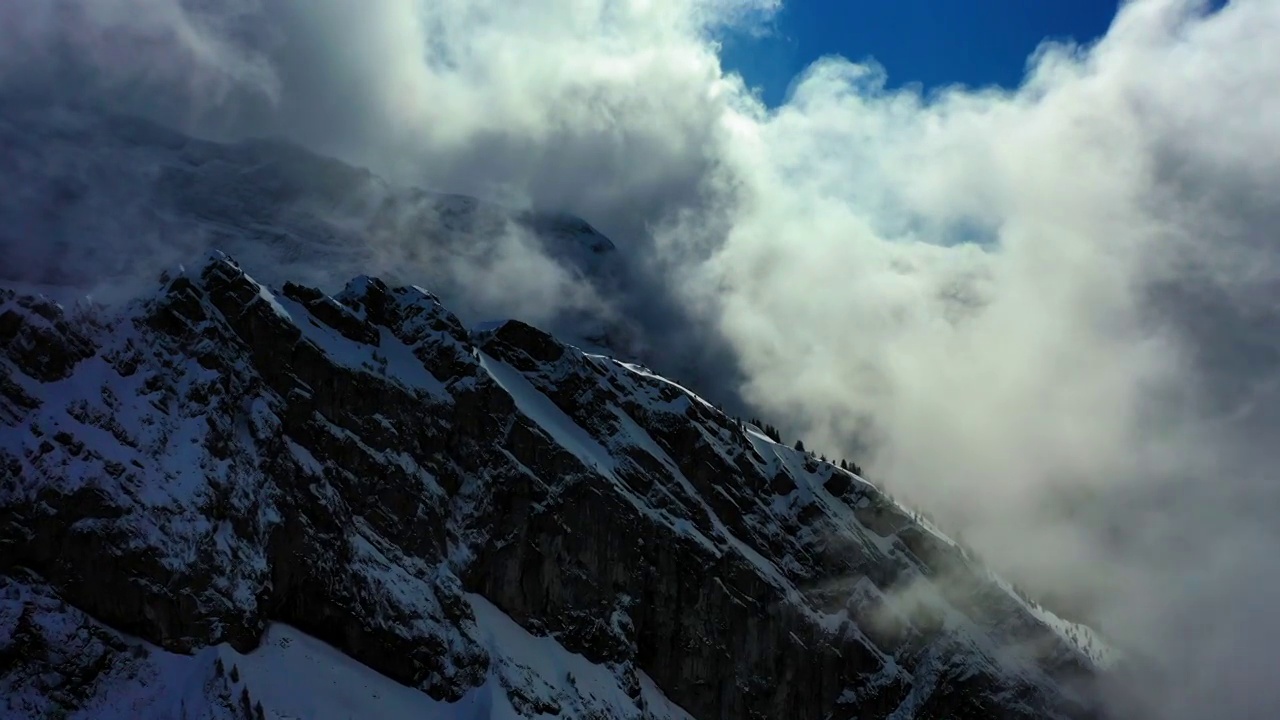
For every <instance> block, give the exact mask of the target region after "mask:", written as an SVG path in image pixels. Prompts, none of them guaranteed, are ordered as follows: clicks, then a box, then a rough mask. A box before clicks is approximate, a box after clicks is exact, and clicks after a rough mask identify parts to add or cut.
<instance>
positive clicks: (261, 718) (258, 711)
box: [253, 700, 267, 720]
mask: <svg viewBox="0 0 1280 720" xmlns="http://www.w3.org/2000/svg"><path fill="white" fill-rule="evenodd" d="M253 716H254V718H256V720H267V713H266V711H265V710H263V709H262V701H261V700H259V701H258V702H256V703H254V706H253Z"/></svg>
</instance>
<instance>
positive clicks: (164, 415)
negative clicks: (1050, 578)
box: [0, 251, 1107, 718]
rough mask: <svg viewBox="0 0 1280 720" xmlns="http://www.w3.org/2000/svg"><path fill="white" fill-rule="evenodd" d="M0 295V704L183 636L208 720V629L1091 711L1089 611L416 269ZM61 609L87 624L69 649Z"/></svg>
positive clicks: (502, 668) (620, 677)
mask: <svg viewBox="0 0 1280 720" xmlns="http://www.w3.org/2000/svg"><path fill="white" fill-rule="evenodd" d="M0 301H2V305H0V347H2V348H3V354H0V358H3V362H2V363H0V368H2V369H3V375H0V421H2V422H4V423H5V425H6V426H7V429H6V431H5V433H4V440H3V442H2V443H0V453H2V454H3V458H0V468H3V472H4V474H5V482H4V483H0V487H2V488H4V490H3V491H2V492H0V550H3V552H2V553H0V557H3V558H4V562H3V565H0V575H3V577H4V579H5V583H6V587H5V590H4V592H3V593H0V596H2V597H3V598H5V604H4V605H3V610H2V611H0V655H4V656H5V657H7V658H10V664H9V665H8V668H9V669H8V670H7V671H5V673H3V675H2V679H0V685H3V686H5V687H6V693H5V694H6V696H9V697H13V698H17V699H18V700H17V701H19V702H30V703H33V704H32V705H30V706H23V707H19V708H17V709H15V708H14V707H13V706H12V705H11V706H10V707H9V709H8V712H9V713H10V715H14V713H16V715H14V716H23V714H22V713H23V712H25V711H27V710H32V711H34V710H35V709H36V708H37V707H39V708H51V707H62V708H64V710H68V711H71V710H75V709H76V708H80V712H81V713H82V716H92V715H93V712H94V708H101V707H105V705H103V703H108V704H109V703H110V702H115V701H116V700H118V699H119V698H120V697H122V696H123V695H122V693H123V694H124V695H128V694H129V693H130V692H132V691H134V690H136V684H135V683H136V681H135V680H128V679H127V678H128V675H129V672H130V670H129V668H130V667H134V668H135V669H136V667H137V666H138V664H139V663H142V664H144V665H145V663H146V662H152V665H147V666H146V667H150V668H152V669H151V670H149V671H148V672H156V673H160V672H161V671H160V670H157V669H155V668H159V667H171V666H174V665H173V663H174V662H177V661H171V660H164V659H165V658H169V656H170V655H171V654H172V653H175V652H176V653H178V654H180V655H182V656H183V657H185V656H186V655H185V653H195V656H196V657H203V658H205V660H206V661H207V662H204V661H202V664H199V665H196V666H185V665H184V666H183V667H190V668H195V669H193V670H191V671H190V672H192V673H194V675H192V676H191V677H189V678H188V679H187V680H186V681H183V682H186V685H183V687H187V689H188V690H190V687H192V686H191V683H195V685H194V687H196V689H195V690H190V692H186V691H184V692H185V694H182V695H181V697H182V698H184V699H182V700H181V702H182V703H186V704H188V705H199V708H200V709H199V710H198V711H197V710H196V709H191V708H188V709H190V710H191V712H193V713H195V712H198V713H203V714H197V715H196V716H198V717H209V718H219V717H230V716H233V715H227V714H226V713H231V712H238V710H236V708H238V707H239V705H238V699H237V698H232V697H230V695H227V697H223V690H224V689H225V690H227V693H233V689H228V688H231V686H227V685H226V683H223V684H222V685H219V684H218V683H217V682H216V681H215V678H214V677H213V675H212V674H211V673H214V672H215V671H214V670H213V666H212V663H213V660H212V659H211V658H212V656H211V655H208V653H207V649H208V648H210V647H220V648H222V649H220V650H218V653H220V654H219V655H218V657H220V658H226V660H230V661H232V662H243V663H247V664H248V663H250V662H251V661H249V660H245V659H244V658H245V657H249V656H252V655H253V653H255V652H265V650H263V649H262V648H263V645H262V641H263V638H269V639H271V638H274V640H272V642H275V640H278V639H279V638H280V637H282V636H281V635H280V633H284V634H285V635H284V636H287V637H289V638H292V640H291V642H296V643H299V644H302V645H305V646H306V647H308V648H311V650H309V651H308V652H310V653H311V655H308V656H307V657H313V658H314V657H320V656H321V655H323V657H324V658H326V659H325V660H324V662H326V663H329V666H333V665H334V663H339V662H340V658H341V657H351V658H353V659H354V660H355V661H357V662H359V663H361V664H362V665H363V666H367V667H368V668H371V669H372V670H374V671H377V672H378V673H380V674H381V675H382V676H385V677H386V678H388V681H389V682H395V683H399V684H400V685H403V686H405V687H409V688H414V689H416V691H420V692H421V693H422V694H423V695H424V697H427V698H430V699H431V701H432V702H435V703H443V704H444V705H438V706H432V707H436V708H437V710H433V712H436V711H440V712H443V710H440V708H443V707H445V706H448V707H449V708H452V709H451V710H449V712H455V711H456V712H457V713H458V715H457V716H458V717H468V718H472V717H474V718H488V717H493V718H500V717H543V716H547V715H557V714H559V715H562V716H570V717H598V718H623V717H672V718H676V717H685V715H683V714H682V713H687V714H688V716H689V717H697V718H708V717H724V718H728V717H895V718H911V717H914V718H930V717H1093V716H1096V709H1095V708H1094V707H1093V706H1092V704H1091V702H1090V700H1089V688H1090V687H1091V684H1092V683H1093V682H1095V679H1096V678H1097V677H1098V676H1099V674H1100V673H1101V672H1102V668H1103V666H1105V665H1106V662H1105V661H1106V655H1107V652H1106V650H1105V648H1103V646H1102V645H1101V644H1100V643H1099V642H1098V641H1097V640H1096V639H1095V638H1093V637H1092V635H1091V634H1089V633H1088V631H1087V629H1084V628H1081V627H1077V626H1071V625H1069V624H1066V623H1061V622H1060V621H1056V619H1053V618H1052V616H1051V615H1049V614H1047V613H1045V612H1044V611H1039V610H1036V609H1034V608H1033V607H1032V606H1030V605H1028V604H1027V603H1026V602H1025V601H1023V600H1021V599H1020V598H1018V597H1017V595H1016V594H1015V593H1013V592H1012V591H1011V589H1009V588H1008V587H1007V586H1005V585H1003V584H1002V583H1001V582H1000V581H998V579H996V578H995V577H994V576H993V575H991V574H990V573H989V572H987V571H986V570H985V569H984V568H982V567H981V566H980V565H979V564H977V563H976V562H974V561H972V560H971V559H969V558H968V556H967V554H966V553H965V552H964V551H962V550H961V549H959V548H958V547H956V546H955V545H954V544H953V543H951V542H950V541H949V540H947V539H946V538H945V537H944V536H942V535H941V534H940V533H937V532H936V531H935V530H933V529H931V528H929V527H928V526H926V525H923V524H921V523H920V522H918V521H917V520H915V519H913V518H912V516H911V514H910V513H909V512H908V511H905V510H903V509H902V508H900V507H899V506H897V505H895V504H894V503H893V502H891V501H890V500H888V499H887V498H886V497H885V496H884V495H883V494H882V493H881V492H880V491H879V490H877V489H876V488H875V487H874V486H873V485H871V484H870V483H868V482H866V481H865V480H863V479H861V478H859V477H857V476H856V475H854V474H852V473H849V472H846V471H843V470H840V469H839V468H837V467H835V466H833V465H831V464H830V463H826V462H822V461H819V460H818V459H816V458H814V457H812V456H810V455H808V454H807V453H803V452H800V451H797V450H795V449H793V448H789V447H785V446H782V445H779V444H777V443H774V442H773V441H771V440H769V439H768V438H767V437H765V436H764V435H763V433H760V432H757V430H756V429H754V428H752V427H751V426H749V425H745V424H742V423H741V422H740V421H736V420H734V419H733V418H730V417H728V416H726V415H725V414H723V413H721V412H720V411H718V410H716V409H715V407H714V406H713V405H712V404H710V403H708V402H706V401H705V400H703V399H701V398H699V397H698V396H697V395H695V394H694V393H692V392H690V391H688V390H687V389H685V388H683V387H681V386H679V385H677V384H675V383H672V382H671V381H669V380H666V379H665V378H662V377H660V376H658V375H655V374H653V373H650V372H648V371H646V370H644V369H643V368H641V367H639V366H636V365H633V364H629V363H625V362H621V361H616V360H613V359H611V358H608V357H605V356H601V355H596V354H590V353H584V352H582V351H581V350H578V349H577V348H575V347H573V346H571V345H566V344H564V343H561V342H560V341H558V340H556V339H555V338H554V337H552V336H551V335H548V334H546V333H544V332H542V331H541V330H538V329H536V328H534V327H532V326H530V325H527V324H525V323H522V322H519V321H508V322H506V323H503V324H500V325H497V326H496V327H489V328H485V329H483V330H480V331H476V332H470V331H468V330H466V329H465V327H464V326H463V325H462V323H461V322H460V321H459V320H458V319H457V317H455V316H454V315H452V314H451V313H450V312H449V311H448V310H447V309H445V308H444V306H443V305H441V304H440V302H439V300H438V299H437V298H436V297H435V296H433V295H431V294H430V293H428V292H426V291H425V290H422V289H421V288H418V287H416V286H400V287H392V286H389V285H387V284H385V283H383V282H382V281H380V280H377V279H375V278H371V277H367V276H362V277H358V278H357V279H355V280H353V281H352V282H350V283H348V285H347V286H346V288H345V289H344V290H343V291H341V292H339V293H336V294H334V295H327V294H325V293H323V292H321V291H319V290H315V289H311V288H307V287H305V286H302V285H297V284H293V283H287V284H285V285H284V286H283V287H281V288H280V289H279V290H273V289H272V288H271V287H269V286H267V285H264V284H261V283H259V282H258V281H256V280H254V279H253V278H252V277H251V276H250V275H248V274H247V273H246V272H245V271H244V270H243V269H242V268H241V267H240V266H239V265H238V264H237V263H236V262H235V261H233V260H232V259H231V258H230V257H229V256H227V255H225V254H222V253H221V252H217V251H215V252H213V253H210V254H209V255H208V256H207V257H206V259H205V260H204V261H203V262H201V263H199V264H195V265H192V266H190V267H186V268H182V269H181V270H179V271H177V272H173V273H168V274H166V275H165V276H164V277H163V278H162V289H161V290H160V292H158V293H155V294H152V295H150V296H145V297H143V298H142V299H139V300H136V301H134V302H132V303H129V304H127V305H126V306H125V307H124V308H123V309H119V308H117V309H114V310H108V309H105V308H101V307H93V306H90V305H87V304H85V305H80V306H73V307H71V308H66V307H62V306H59V305H58V304H57V303H54V302H52V301H50V300H48V299H44V298H40V297H37V296H24V295H20V294H18V293H16V292H13V291H9V290H6V291H4V293H3V296H2V297H0ZM22 598H27V599H26V600H24V599H22ZM33 598H34V599H33ZM40 598H43V600H40ZM477 608H479V609H477ZM77 613H79V615H77ZM86 613H87V614H86ZM495 613H496V614H495ZM71 616H74V617H77V618H80V620H79V621H78V622H79V624H78V625H77V626H76V627H77V628H78V629H77V630H76V631H75V632H73V633H70V634H69V637H70V638H72V639H74V638H80V639H81V640H83V639H84V638H86V637H88V638H90V639H93V638H98V639H97V640H94V642H97V643H98V644H97V645H95V647H102V648H108V649H106V650H103V651H102V653H101V654H100V655H98V656H93V654H92V653H89V657H90V660H91V662H88V668H87V669H86V668H85V667H81V666H80V665H78V664H77V662H79V661H78V660H77V659H75V658H73V657H71V656H70V655H68V654H67V653H66V652H65V646H66V643H68V642H69V640H68V637H63V636H59V635H58V630H57V628H59V627H62V625H59V622H58V621H56V619H57V618H61V617H71ZM24 618H25V619H24ZM51 618H52V619H51ZM478 618H482V619H483V622H482V620H481V619H478ZM503 618H505V620H504V619H503ZM42 623H43V624H42ZM506 623H510V625H507V624H506ZM64 625H65V623H64ZM498 625H501V626H502V627H507V628H510V627H511V626H514V627H515V628H519V632H516V631H515V630H511V631H510V632H508V633H507V634H508V635H509V636H511V637H517V636H518V637H519V638H521V639H519V640H518V641H516V640H511V641H509V642H506V643H505V644H504V642H502V641H495V640H494V639H493V637H492V632H491V631H492V628H493V627H497V626H498ZM42 628H43V629H42ZM273 628H277V629H276V630H273ZM290 628H292V629H290ZM121 632H123V633H126V634H127V635H128V636H133V637H134V638H136V640H128V641H125V640H121V639H120V637H121V636H120V633H121ZM273 633H275V634H274V635H273ZM290 633H292V634H290ZM512 633H514V635H513V634H512ZM521 633H523V635H522V634H521ZM526 635H527V636H528V638H533V639H532V640H530V639H528V638H525V636H526ZM1081 637H1083V640H1082V639H1081ZM24 638H25V639H24ZM101 638H108V639H110V638H115V639H114V640H112V641H111V642H107V641H106V640H102V639H101ZM307 638H314V640H309V639H307ZM19 641H21V642H22V643H26V645H22V644H20V643H19ZM144 641H145V642H144ZM77 642H79V641H77ZM315 642H319V643H321V645H320V646H315V645H312V644H311V643H315ZM529 642H539V643H543V642H550V643H553V645H554V648H559V649H558V650H555V651H554V652H553V653H552V654H553V655H554V656H555V657H559V658H561V659H562V662H561V661H557V662H561V664H562V665H563V664H564V663H577V665H575V667H577V670H576V671H575V672H576V674H574V673H570V674H567V675H559V673H560V672H561V670H562V669H563V668H559V666H557V667H556V668H552V669H547V668H539V667H533V666H532V665H531V663H532V661H531V660H530V659H529V656H528V654H527V653H524V654H522V651H521V650H520V647H523V644H525V643H529ZM113 643H114V645H113ZM513 643H514V644H513ZM60 644H61V646H62V648H61V649H60ZM31 645H34V646H38V647H44V648H46V650H45V651H44V654H41V653H40V652H34V651H30V650H27V651H23V650H21V648H23V647H28V646H31ZM321 646H324V647H330V648H331V651H332V652H331V653H330V654H324V653H325V652H328V651H322V650H320V649H316V648H318V647H321ZM137 647H142V648H143V650H136V649H133V648H137ZM267 647H273V646H271V645H268V646H267ZM547 647H548V648H553V646H551V645H548V646H547ZM15 648H19V649H15ZM50 648H52V649H50ZM554 648H553V649H554ZM548 652H551V650H548ZM136 655H142V656H143V659H139V658H138V657H136ZM175 657H176V656H175ZM289 657H295V656H289ZM59 658H60V659H59ZM131 658H132V660H131ZM146 658H161V659H162V660H163V662H162V661H161V660H154V661H152V660H146ZM572 658H579V660H572ZM295 659H297V658H296V657H295ZM80 660H83V657H81V658H80ZM226 660H224V664H225V662H226ZM583 660H585V662H586V663H587V665H581V664H580V663H581V662H582V661H583ZM297 661H298V662H303V661H302V660H297ZM290 662H292V660H291V661H290ZM308 662H309V661H308ZM317 662H318V661H317ZM59 663H62V664H59ZM131 663H132V665H131ZM156 663H159V664H158V665H157V664H156ZM153 666H154V667H153ZM588 666H589V667H590V668H592V669H590V670H587V669H586V668H587V667H588ZM175 667H176V666H175ZM57 668H62V670H61V671H60V672H62V673H63V675H62V677H63V678H64V680H65V679H66V678H75V677H79V676H81V675H85V676H87V677H88V678H90V679H89V680H85V681H84V682H82V683H80V685H78V686H77V687H78V688H79V689H78V690H76V692H74V693H70V695H68V693H66V692H61V691H62V690H66V688H65V687H64V686H65V685H67V684H68V683H71V681H70V680H66V682H64V683H63V685H58V684H57V683H56V682H54V683H53V684H52V685H50V684H49V683H50V681H48V680H47V678H48V677H50V675H49V671H50V670H51V669H57ZM557 668H559V669H557ZM139 672H141V671H139ZM166 672H167V671H166ZM566 672H569V671H566ZM584 672H589V673H591V677H592V678H593V679H592V680H591V682H590V687H592V688H596V689H597V691H592V690H583V689H581V688H580V687H579V686H578V684H577V680H576V679H574V678H575V677H576V676H577V675H581V674H582V673H584ZM548 673H552V675H554V676H553V677H548ZM166 677H167V676H166ZM94 678H97V679H98V680H94ZM122 678H123V679H122ZM197 681H198V682H197ZM255 682H256V683H257V684H258V685H259V686H260V685H262V684H263V683H264V682H267V683H269V682H271V681H267V680H263V679H261V678H260V679H259V680H257V681H255ZM71 684H73V685H74V683H71ZM161 684H162V685H164V684H163V683H161ZM233 685H234V684H233ZM224 686H225V687H224ZM165 687H168V686H167V685H165ZM236 687H239V686H236ZM387 687H390V686H387ZM486 687H487V688H490V689H491V690H492V692H489V694H488V695H486V696H485V697H487V698H489V699H488V700H487V701H486V702H487V703H488V704H487V705H484V703H482V705H484V707H478V706H477V707H470V706H468V707H470V709H469V710H467V711H466V712H472V713H473V714H464V709H463V705H459V703H464V702H468V701H467V698H473V699H474V698H475V697H476V696H475V695H474V693H475V692H476V689H477V688H486ZM600 688H604V690H600ZM131 689H132V690H131ZM606 691H607V692H606ZM60 693H61V694H60ZM135 694H136V693H135ZM262 694H263V693H262V691H261V690H259V691H258V695H262ZM415 697H416V696H415ZM68 698H69V699H68ZM228 698H230V699H228ZM622 698H626V700H625V701H624V700H623V699H622ZM260 699H261V698H259V700H260ZM266 699H267V701H268V702H267V707H266V709H265V710H264V713H275V714H274V715H268V716H272V717H287V716H288V715H287V714H286V713H289V712H295V711H291V710H289V709H288V707H290V706H289V705H288V704H289V702H290V701H289V700H288V698H283V699H282V698H279V697H267V698H266ZM173 700H174V695H173V694H172V693H169V694H167V695H163V696H161V697H159V698H154V697H153V698H152V699H151V700H149V701H146V702H143V701H139V702H143V705H141V706H139V707H141V708H142V709H140V710H137V712H138V713H139V715H138V716H139V717H148V716H150V717H164V716H166V715H165V712H167V710H166V709H165V708H170V707H171V705H172V701H173ZM148 702H149V703H150V704H147V703H148ZM423 702H426V701H425V700H424V701H423ZM42 703H43V704H42ZM77 703H79V704H77ZM166 703H168V704H166ZM272 703H274V705H273V704H272ZM224 705H226V706H227V707H230V708H231V709H226V708H224V707H223V706H224ZM184 707H186V705H184ZM424 707H425V706H424ZM655 707H658V708H665V709H662V710H661V711H658V710H655V709H654V708H655ZM24 708H25V709H24ZM220 708H221V709H220ZM366 709H367V708H366ZM224 710H225V712H224ZM147 713H151V714H150V715H148V714H147ZM220 713H221V714H220ZM486 713H487V714H486ZM319 716H320V715H317V717H319Z"/></svg>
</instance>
